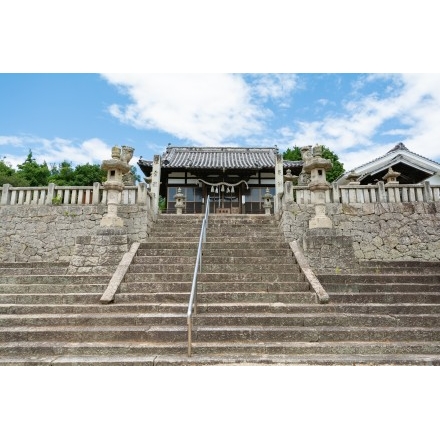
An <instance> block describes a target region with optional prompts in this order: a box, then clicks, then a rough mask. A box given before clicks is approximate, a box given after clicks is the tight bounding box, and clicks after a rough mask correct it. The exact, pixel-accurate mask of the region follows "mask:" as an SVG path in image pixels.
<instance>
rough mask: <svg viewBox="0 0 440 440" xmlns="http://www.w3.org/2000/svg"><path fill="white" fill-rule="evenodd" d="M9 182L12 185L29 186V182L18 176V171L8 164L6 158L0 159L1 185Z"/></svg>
mask: <svg viewBox="0 0 440 440" xmlns="http://www.w3.org/2000/svg"><path fill="white" fill-rule="evenodd" d="M5 183H9V184H10V185H12V186H16V187H17V186H29V182H28V181H27V180H26V179H24V178H22V177H20V176H17V173H16V171H15V170H14V168H12V166H11V165H9V164H7V163H6V162H5V161H4V159H0V186H3V185H4V184H5Z"/></svg>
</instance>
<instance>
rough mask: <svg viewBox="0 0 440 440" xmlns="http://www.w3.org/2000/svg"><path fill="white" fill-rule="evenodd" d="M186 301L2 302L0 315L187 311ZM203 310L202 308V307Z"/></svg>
mask: <svg viewBox="0 0 440 440" xmlns="http://www.w3.org/2000/svg"><path fill="white" fill-rule="evenodd" d="M187 310H188V301H185V302H184V303H181V304H180V303H150V304H149V303H118V304H114V303H112V304H101V303H97V304H0V315H37V314H50V313H53V314H83V313H95V314H97V313H100V314H103V315H106V314H108V313H178V314H182V313H185V314H186V313H187ZM200 310H201V308H200Z"/></svg>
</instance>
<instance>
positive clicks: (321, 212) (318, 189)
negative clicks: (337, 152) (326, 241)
mask: <svg viewBox="0 0 440 440" xmlns="http://www.w3.org/2000/svg"><path fill="white" fill-rule="evenodd" d="M332 166H333V165H332V163H331V161H330V160H329V159H324V158H323V157H322V147H321V146H319V145H316V146H315V147H314V148H313V154H312V156H311V157H310V156H309V157H308V158H307V161H306V163H305V164H304V166H303V170H304V171H305V172H306V173H309V172H310V179H311V180H310V183H309V189H310V191H312V193H313V195H314V203H315V217H313V218H312V219H311V220H310V221H309V228H310V229H315V228H332V227H333V224H332V221H331V220H330V218H329V217H327V215H326V208H325V193H326V191H327V190H328V189H329V188H330V184H329V183H328V182H327V178H326V171H327V170H330V169H331V168H332Z"/></svg>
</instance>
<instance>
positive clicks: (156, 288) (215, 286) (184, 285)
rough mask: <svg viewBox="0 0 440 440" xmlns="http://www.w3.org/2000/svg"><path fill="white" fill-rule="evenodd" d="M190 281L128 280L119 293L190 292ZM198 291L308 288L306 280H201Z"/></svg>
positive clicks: (299, 290) (281, 290) (260, 290)
mask: <svg viewBox="0 0 440 440" xmlns="http://www.w3.org/2000/svg"><path fill="white" fill-rule="evenodd" d="M191 287H192V281H190V282H184V281H182V282H180V283H170V282H160V281H152V282H130V283H122V284H121V286H120V292H121V293H130V292H145V293H152V292H180V291H187V292H191ZM197 289H198V291H199V292H223V291H226V292H245V291H249V290H250V291H253V292H304V291H307V290H308V289H309V283H308V282H305V281H303V282H301V281H296V282H295V281H289V282H282V281H278V282H270V281H265V282H264V281H257V282H254V281H249V282H246V281H245V282H239V281H231V282H230V281H222V282H209V281H203V282H199V283H198V287H197Z"/></svg>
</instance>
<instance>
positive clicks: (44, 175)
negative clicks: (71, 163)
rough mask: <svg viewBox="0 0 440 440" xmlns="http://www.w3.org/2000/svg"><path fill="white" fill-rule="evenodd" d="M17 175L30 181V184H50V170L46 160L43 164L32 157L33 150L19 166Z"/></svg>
mask: <svg viewBox="0 0 440 440" xmlns="http://www.w3.org/2000/svg"><path fill="white" fill-rule="evenodd" d="M17 168H18V171H17V173H16V175H17V176H18V177H20V178H22V179H24V180H26V181H27V182H28V185H29V186H47V185H48V184H49V177H50V170H49V167H48V166H47V164H46V162H43V163H42V164H41V165H40V164H38V163H37V161H36V160H35V159H34V158H33V157H32V151H31V150H29V154H28V156H27V158H26V160H25V161H24V162H23V163H22V164H21V165H18V166H17Z"/></svg>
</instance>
